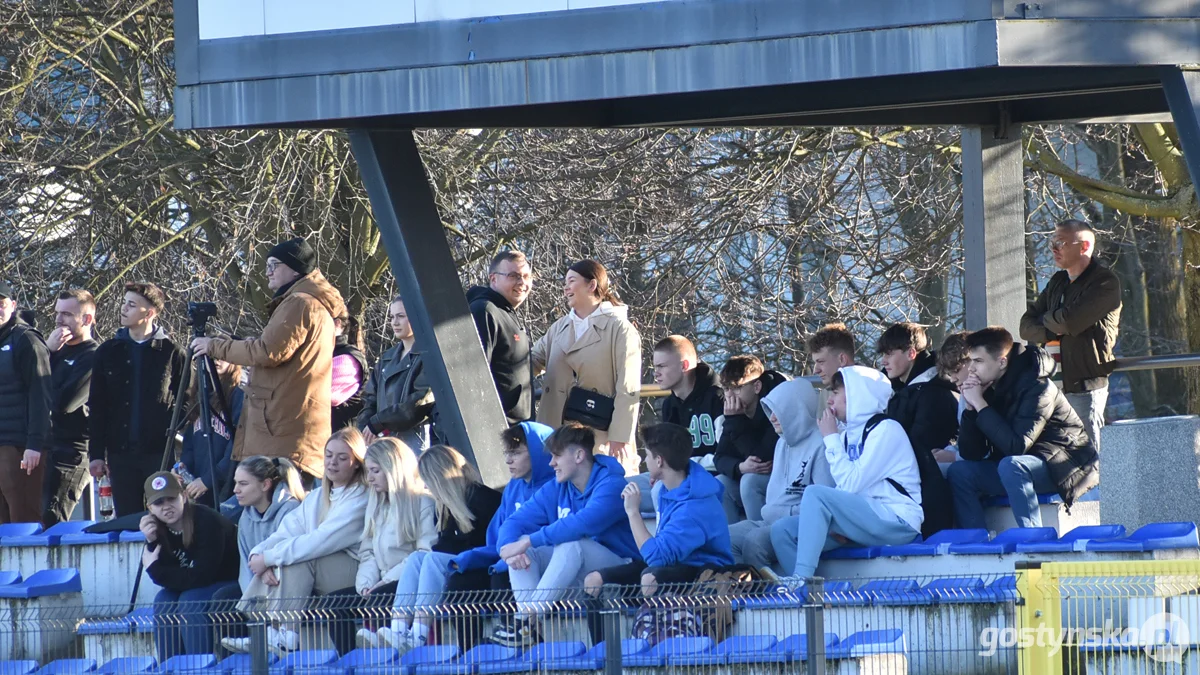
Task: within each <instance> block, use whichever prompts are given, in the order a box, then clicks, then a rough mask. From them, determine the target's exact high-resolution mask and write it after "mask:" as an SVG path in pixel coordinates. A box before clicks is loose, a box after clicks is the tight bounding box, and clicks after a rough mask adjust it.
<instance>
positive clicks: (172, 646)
mask: <svg viewBox="0 0 1200 675" xmlns="http://www.w3.org/2000/svg"><path fill="white" fill-rule="evenodd" d="M237 585H238V584H237V582H236V581H221V582H218V583H215V584H213V585H211V586H205V587H204V588H193V589H191V590H187V591H182V592H181V591H172V590H168V589H165V588H164V589H163V590H161V591H159V592H158V595H156V596H155V597H154V645H155V647H156V648H157V649H158V661H159V663H162V662H163V661H166V660H167V659H169V658H171V657H172V656H177V655H179V654H211V653H212V651H213V624H212V622H211V621H210V620H209V615H208V613H207V610H208V601H209V600H212V597H213V596H214V595H216V594H217V591H220V590H221V589H224V588H227V587H230V586H232V587H234V588H237Z"/></svg>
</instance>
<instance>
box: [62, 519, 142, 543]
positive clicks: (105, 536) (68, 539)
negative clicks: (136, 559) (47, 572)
mask: <svg viewBox="0 0 1200 675" xmlns="http://www.w3.org/2000/svg"><path fill="white" fill-rule="evenodd" d="M86 524H87V525H92V524H93V523H86ZM138 534H141V532H138ZM142 536H143V537H145V535H142ZM120 537H121V533H120V532H101V533H98V534H91V533H89V532H83V531H80V532H70V533H66V534H63V535H62V538H61V539H59V540H58V544H59V545H60V546H90V545H95V544H111V543H113V542H115V541H117V540H118V539H119V538H120Z"/></svg>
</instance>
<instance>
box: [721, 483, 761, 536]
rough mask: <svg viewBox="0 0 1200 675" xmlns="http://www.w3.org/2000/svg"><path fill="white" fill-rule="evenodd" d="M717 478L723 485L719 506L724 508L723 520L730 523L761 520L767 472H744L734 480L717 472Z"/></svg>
mask: <svg viewBox="0 0 1200 675" xmlns="http://www.w3.org/2000/svg"><path fill="white" fill-rule="evenodd" d="M717 480H719V481H721V485H723V486H724V487H725V497H724V498H723V499H722V500H721V506H723V507H724V508H725V520H727V521H729V524H730V525H732V524H734V523H736V522H739V521H742V520H762V510H763V505H764V504H766V503H767V483H769V482H770V481H771V476H770V475H769V474H761V473H744V474H742V476H741V478H740V479H738V480H736V481H735V480H734V479H732V478H730V477H729V476H726V475H725V474H723V473H721V474H717Z"/></svg>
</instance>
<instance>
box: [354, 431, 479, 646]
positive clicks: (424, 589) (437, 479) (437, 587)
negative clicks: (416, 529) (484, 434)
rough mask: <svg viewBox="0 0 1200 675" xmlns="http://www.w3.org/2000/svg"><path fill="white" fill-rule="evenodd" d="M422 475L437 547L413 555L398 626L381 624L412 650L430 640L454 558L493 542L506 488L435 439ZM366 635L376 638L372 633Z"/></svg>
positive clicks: (392, 641)
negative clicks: (489, 482) (491, 530)
mask: <svg viewBox="0 0 1200 675" xmlns="http://www.w3.org/2000/svg"><path fill="white" fill-rule="evenodd" d="M418 469H419V471H420V478H421V479H422V480H423V481H424V482H425V485H426V487H428V488H429V493H430V494H431V495H432V496H433V500H434V501H435V502H436V503H437V522H438V532H437V543H435V544H434V545H433V547H432V550H431V551H424V552H419V553H414V554H413V555H411V556H409V558H408V562H407V563H406V564H405V565H404V572H403V574H402V575H401V576H400V583H399V585H398V587H397V589H396V600H395V603H393V605H392V610H393V612H394V614H395V615H396V616H398V617H399V618H397V619H396V620H395V621H394V622H393V624H392V626H390V627H383V628H380V629H379V633H378V638H379V639H381V640H383V641H384V642H386V643H387V644H389V645H391V646H393V647H395V648H396V649H398V650H400V651H401V652H406V651H409V650H411V649H414V648H416V647H421V646H424V645H425V644H426V643H427V642H428V640H429V628H430V625H431V624H432V623H433V618H432V617H431V616H430V614H429V612H428V611H422V610H421V609H417V610H416V611H415V612H414V611H413V608H421V607H432V606H435V605H437V603H438V602H439V601H440V600H441V599H442V594H443V593H444V591H445V589H446V578H447V577H448V576H449V575H450V574H451V569H450V563H451V562H452V561H453V560H454V558H455V556H457V555H458V554H460V553H463V552H464V551H468V550H471V549H473V548H476V547H479V546H484V545H485V544H486V543H487V530H488V523H490V522H491V520H492V516H494V515H495V514H496V511H497V510H498V509H499V508H500V497H501V495H500V493H499V492H497V491H495V490H493V489H492V488H490V487H488V486H486V485H484V484H483V480H482V479H481V478H480V477H479V471H478V470H477V469H476V468H475V467H474V465H472V464H471V463H470V462H468V461H467V459H466V458H465V457H463V455H462V453H460V452H458V451H457V450H455V449H454V448H451V447H449V446H446V445H435V446H433V447H431V448H429V449H428V450H426V451H425V452H424V454H422V455H421V459H420V461H419V462H418ZM360 635H361V636H362V637H363V638H364V640H363V641H364V642H366V643H368V644H374V641H373V640H371V636H370V635H369V634H363V633H361V632H360Z"/></svg>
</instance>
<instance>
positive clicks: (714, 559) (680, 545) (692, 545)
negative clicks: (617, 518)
mask: <svg viewBox="0 0 1200 675" xmlns="http://www.w3.org/2000/svg"><path fill="white" fill-rule="evenodd" d="M724 492H725V488H724V487H722V485H721V482H720V481H718V480H717V479H716V478H713V477H712V474H710V473H708V471H707V470H706V469H704V467H702V466H700V465H699V464H698V463H696V462H688V475H687V478H684V479H683V482H682V483H680V484H679V487H677V488H675V489H674V490H663V491H662V494H661V495H660V496H659V498H658V499H659V501H658V503H659V514H658V530H657V531H656V532H655V533H654V536H653V537H650V538H649V539H647V540H646V543H645V544H642V558H643V559H644V560H645V561H646V564H647V565H648V566H650V567H668V566H671V565H687V566H689V567H712V566H717V565H732V564H733V553H731V552H730V544H729V524H728V523H727V522H725V509H724V508H723V507H722V506H721V497H722V495H723V494H724Z"/></svg>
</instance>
